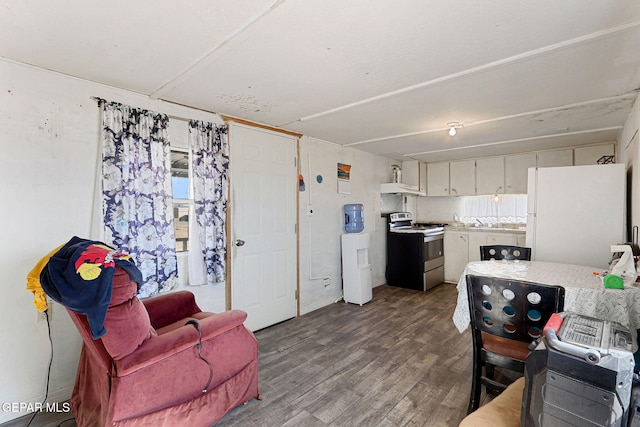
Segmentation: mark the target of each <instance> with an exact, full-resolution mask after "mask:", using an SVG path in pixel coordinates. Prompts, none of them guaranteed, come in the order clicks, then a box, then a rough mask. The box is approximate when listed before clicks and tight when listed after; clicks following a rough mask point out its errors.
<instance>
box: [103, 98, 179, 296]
mask: <svg viewBox="0 0 640 427" xmlns="http://www.w3.org/2000/svg"><path fill="white" fill-rule="evenodd" d="M101 104H102V115H103V120H102V124H103V130H102V143H103V144H102V174H103V189H102V207H103V214H104V224H105V241H106V242H105V243H107V244H111V245H113V246H115V247H117V248H118V249H119V250H121V251H123V252H127V253H129V254H130V255H131V257H132V258H133V260H134V261H135V263H136V265H137V266H138V268H139V269H140V271H141V272H142V275H143V279H144V283H143V284H142V286H141V288H140V291H139V293H138V296H139V297H148V296H152V295H155V294H157V293H158V292H160V291H161V290H168V289H171V288H173V287H174V286H175V285H176V284H177V259H176V247H175V232H174V228H173V200H172V196H171V194H172V193H171V156H170V146H169V139H168V123H169V119H168V117H167V116H166V115H164V114H158V113H155V112H152V111H148V110H143V109H137V108H133V107H129V106H127V105H123V104H119V103H114V102H106V101H102V102H101Z"/></svg>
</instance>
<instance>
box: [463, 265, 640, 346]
mask: <svg viewBox="0 0 640 427" xmlns="http://www.w3.org/2000/svg"><path fill="white" fill-rule="evenodd" d="M468 274H473V275H477V276H488V277H498V278H506V279H514V280H522V281H526V282H533V283H539V284H544V285H558V286H562V287H563V288H564V290H565V296H564V309H563V311H565V312H573V313H577V314H580V315H583V316H589V317H595V318H597V319H602V320H608V321H613V322H617V323H620V324H622V325H624V326H626V327H627V328H629V330H630V331H631V332H632V333H631V335H632V337H633V351H634V352H635V351H636V350H637V349H638V344H637V334H636V331H637V330H638V329H640V283H637V282H636V283H635V284H632V285H629V286H628V285H625V287H624V289H609V288H605V287H604V283H603V276H604V272H603V271H602V270H601V269H598V268H595V267H588V266H582V265H572V264H561V263H554V262H544V261H522V260H491V261H474V262H470V263H468V264H467V265H466V267H465V269H464V271H463V273H462V275H461V276H460V280H459V281H458V285H457V289H458V300H457V303H456V308H455V311H454V314H453V323H454V324H455V326H456V328H457V329H458V331H459V332H460V333H462V332H464V331H465V330H466V329H467V327H468V326H469V324H470V322H471V317H470V314H469V300H468V297H467V282H466V277H467V275H468Z"/></svg>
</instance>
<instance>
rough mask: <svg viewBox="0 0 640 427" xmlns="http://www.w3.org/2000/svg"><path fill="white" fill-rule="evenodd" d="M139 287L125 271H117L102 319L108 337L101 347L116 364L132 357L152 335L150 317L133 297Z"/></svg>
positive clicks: (153, 333) (118, 269)
mask: <svg viewBox="0 0 640 427" xmlns="http://www.w3.org/2000/svg"><path fill="white" fill-rule="evenodd" d="M137 292H138V284H137V283H136V282H134V281H132V280H131V279H130V278H129V274H127V272H126V271H125V270H121V269H120V268H116V272H115V275H114V276H113V289H112V291H111V303H110V304H109V308H108V310H107V316H106V318H105V319H104V327H105V329H106V330H107V333H106V334H105V335H103V336H102V338H101V339H102V343H103V344H104V347H105V349H106V350H107V352H108V353H109V354H110V355H111V357H113V359H115V360H120V359H122V358H123V357H125V356H127V355H129V354H131V353H133V352H134V351H135V350H136V349H137V348H138V347H140V345H142V343H143V342H145V341H146V340H148V339H149V338H151V335H155V330H154V329H153V327H152V326H151V321H150V320H149V313H147V310H146V309H145V307H144V304H142V302H141V301H140V300H139V299H138V298H137V297H136V293H137Z"/></svg>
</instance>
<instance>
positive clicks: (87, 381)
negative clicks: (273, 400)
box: [67, 268, 259, 427]
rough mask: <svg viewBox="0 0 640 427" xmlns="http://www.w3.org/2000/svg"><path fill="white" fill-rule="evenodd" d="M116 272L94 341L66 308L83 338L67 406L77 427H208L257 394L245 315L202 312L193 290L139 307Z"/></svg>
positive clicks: (130, 286)
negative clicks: (100, 329) (101, 326)
mask: <svg viewBox="0 0 640 427" xmlns="http://www.w3.org/2000/svg"><path fill="white" fill-rule="evenodd" d="M136 291H137V284H136V282H133V281H131V280H130V279H129V275H128V274H127V272H126V271H125V270H122V269H120V268H117V269H116V273H115V276H114V279H113V291H112V296H111V303H110V305H109V309H108V311H107V316H106V319H105V322H104V326H105V328H106V329H107V333H106V334H105V335H104V336H102V337H101V338H99V339H97V340H93V339H92V337H91V331H90V328H89V325H88V322H87V320H86V317H85V316H84V315H82V314H78V313H75V312H73V311H70V310H67V311H68V313H69V315H70V316H71V319H72V320H73V322H74V323H75V325H76V326H77V328H78V330H79V331H80V335H81V336H82V339H83V345H82V352H81V354H80V361H79V363H78V372H77V375H76V382H75V387H74V390H73V395H72V397H71V409H72V412H73V414H74V415H75V418H76V422H77V424H78V426H91V427H94V426H140V425H145V426H176V425H184V426H190V427H194V426H207V427H208V426H210V425H212V424H213V423H215V422H216V421H217V420H219V419H220V418H222V416H223V415H224V414H226V413H227V412H228V411H229V410H231V409H232V408H235V407H236V406H239V405H241V404H243V403H245V402H247V401H249V400H251V399H252V398H254V397H257V398H259V392H258V343H257V341H256V339H255V337H254V336H253V334H252V333H251V332H250V331H249V330H248V329H247V328H246V327H245V326H244V325H243V322H244V320H245V319H246V317H247V315H246V313H244V312H243V311H239V310H231V311H227V312H224V313H220V314H214V313H207V312H203V311H201V310H200V308H199V307H198V306H197V304H196V302H195V298H194V296H193V294H192V293H191V292H188V291H179V292H174V293H170V294H165V295H161V296H157V297H153V298H149V299H147V300H145V301H144V302H141V301H140V300H139V299H138V298H137V297H136V296H135V294H136Z"/></svg>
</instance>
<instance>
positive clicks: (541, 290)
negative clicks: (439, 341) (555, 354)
mask: <svg viewBox="0 0 640 427" xmlns="http://www.w3.org/2000/svg"><path fill="white" fill-rule="evenodd" d="M467 293H468V297H469V310H470V314H471V323H472V327H473V328H474V331H476V332H477V331H483V332H487V333H490V334H492V335H496V336H499V337H503V338H508V339H513V340H517V341H523V342H532V341H534V340H535V339H536V338H538V337H539V336H540V334H541V333H542V328H543V327H544V325H545V324H546V322H547V320H549V317H550V316H551V314H553V313H557V312H560V311H562V310H563V308H564V288H563V287H562V286H550V285H542V284H538V283H532V282H525V281H520V280H510V279H503V278H495V277H485V276H475V275H468V276H467Z"/></svg>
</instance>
